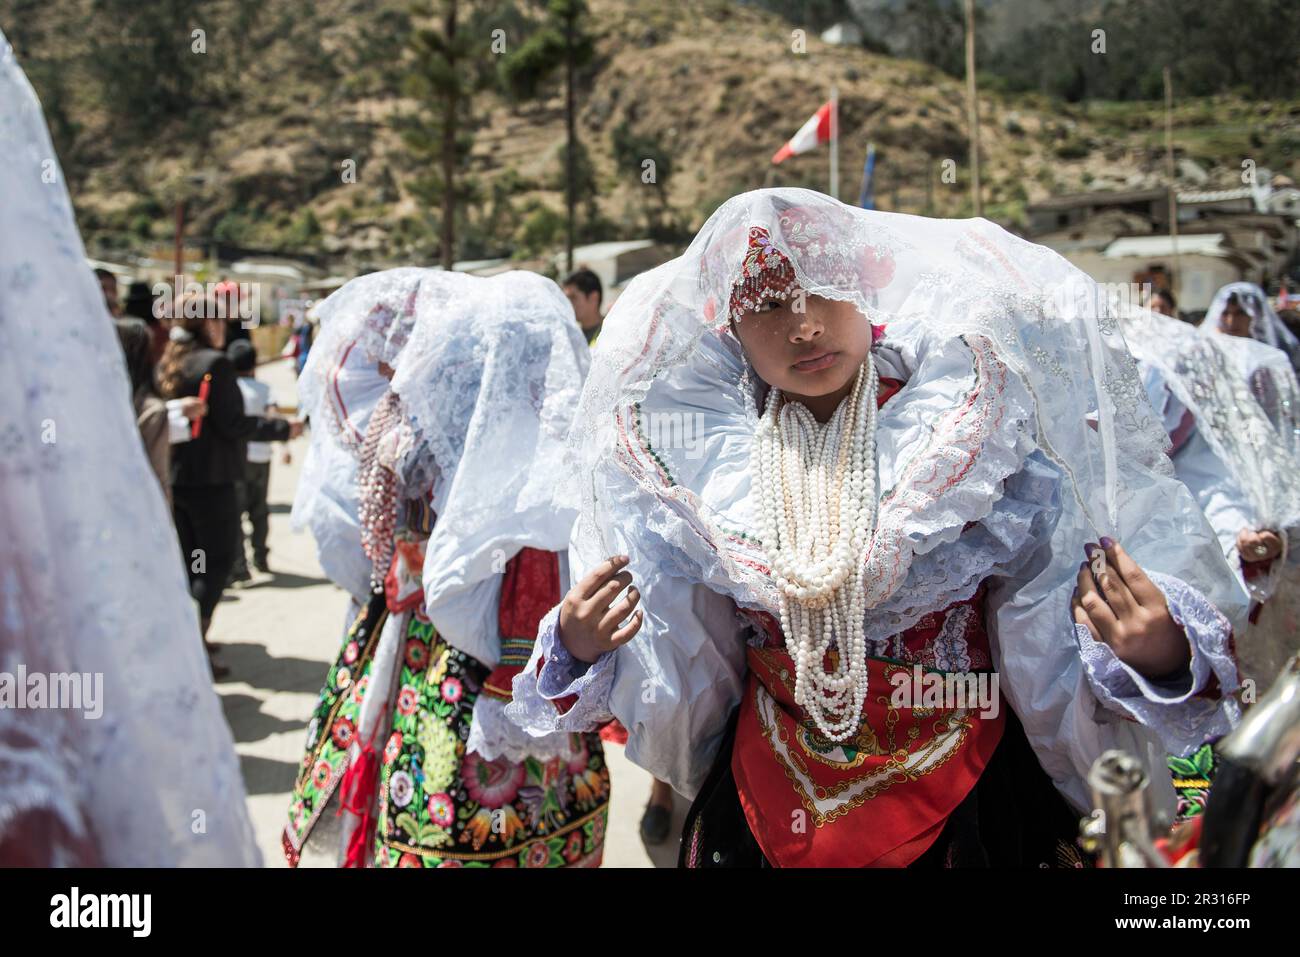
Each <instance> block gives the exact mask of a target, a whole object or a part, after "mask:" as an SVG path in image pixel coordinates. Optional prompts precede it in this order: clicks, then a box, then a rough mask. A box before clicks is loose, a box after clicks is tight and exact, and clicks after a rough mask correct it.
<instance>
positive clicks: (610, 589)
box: [559, 555, 645, 664]
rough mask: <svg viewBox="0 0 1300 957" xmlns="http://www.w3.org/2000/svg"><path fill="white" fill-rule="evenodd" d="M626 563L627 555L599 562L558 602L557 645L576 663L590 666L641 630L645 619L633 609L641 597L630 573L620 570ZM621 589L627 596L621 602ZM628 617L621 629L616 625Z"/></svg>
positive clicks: (638, 611)
mask: <svg viewBox="0 0 1300 957" xmlns="http://www.w3.org/2000/svg"><path fill="white" fill-rule="evenodd" d="M627 564H628V557H627V556H626V555H617V556H615V557H614V558H611V559H609V561H606V562H602V563H601V564H600V565H598V566H596V567H595V568H594V569H592V571H591V572H590V573H589V574H588V575H587V577H586V578H584V579H582V581H580V582H578V583H577V584H576V585H574V586H573V587H572V588H570V589H569V593H568V594H567V595H565V596H564V601H562V602H560V635H559V637H560V643H561V644H562V645H564V648H565V650H566V651H568V653H569V654H571V655H573V657H575V658H577V659H578V660H579V661H585V662H587V663H588V664H591V663H592V662H594V661H595V660H596V659H597V658H599V657H600V656H601V655H603V654H605V653H606V652H609V651H613V650H614V649H615V648H618V647H619V646H620V645H625V644H627V643H628V642H629V641H631V640H632V638H633V636H634V635H636V633H637V632H638V631H640V630H641V622H642V621H643V620H644V617H645V616H644V613H643V612H642V611H641V609H639V608H637V607H636V604H637V602H638V601H640V600H641V594H640V592H638V591H637V589H636V586H635V585H633V584H632V573H631V572H627V571H623V569H624V568H626V567H627ZM624 588H627V594H626V595H625V596H623V597H622V598H621V599H620V598H619V593H620V592H621V591H623V589H624ZM633 609H636V612H635V614H633ZM628 615H632V617H631V619H630V620H629V621H628V623H627V624H626V625H624V626H623V627H622V628H620V627H619V623H620V622H621V621H623V619H625V618H627V617H628Z"/></svg>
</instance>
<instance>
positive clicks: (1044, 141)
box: [0, 0, 1300, 267]
mask: <svg viewBox="0 0 1300 957" xmlns="http://www.w3.org/2000/svg"><path fill="white" fill-rule="evenodd" d="M122 2H124V0H56V2H41V3H39V4H36V3H32V2H30V0H0V29H3V30H4V31H5V33H6V34H7V35H8V36H9V38H10V40H11V42H12V43H13V44H14V47H15V50H16V52H17V55H18V57H19V60H20V62H21V63H22V64H23V65H24V67H25V68H26V69H27V71H28V73H29V75H30V76H31V78H32V81H33V83H34V85H35V86H36V88H37V91H38V93H40V95H41V97H42V101H43V103H44V105H45V107H46V111H47V115H48V116H49V119H50V124H51V128H52V130H53V133H54V137H55V141H56V146H57V148H58V149H59V152H60V155H61V159H62V162H63V165H64V168H65V171H66V175H67V176H68V178H69V181H70V184H71V186H72V195H73V198H74V202H75V204H76V207H77V213H78V217H79V220H80V225H81V227H82V230H83V233H84V234H85V235H86V237H87V241H88V244H89V245H90V247H91V248H92V250H99V251H103V252H105V254H107V253H110V252H114V251H120V250H130V251H140V250H142V249H144V248H152V247H159V246H162V245H165V244H166V243H167V241H168V240H169V237H170V230H171V210H172V208H173V206H174V204H175V203H176V201H177V200H178V199H181V198H184V199H185V200H186V202H187V207H188V210H189V214H188V215H189V226H188V229H189V234H190V235H191V236H192V237H195V238H196V239H197V240H199V241H202V240H204V239H211V240H219V241H222V242H226V243H230V244H236V245H240V246H244V247H248V248H257V249H264V250H274V251H281V252H285V253H314V254H316V255H318V256H321V257H323V258H325V259H327V260H330V261H332V262H333V263H337V264H339V265H343V266H349V267H355V266H358V265H382V264H389V263H397V262H412V261H416V262H419V261H427V260H430V259H432V258H433V257H434V255H435V251H436V248H437V230H436V212H437V211H436V210H430V209H428V208H426V204H424V203H421V202H420V201H419V200H417V199H416V196H415V194H414V193H413V192H412V190H411V188H410V183H411V181H412V178H413V177H414V176H415V175H416V174H417V172H418V169H417V164H416V162H415V160H414V158H413V156H412V155H411V153H410V151H409V150H408V149H407V147H406V144H405V143H404V141H403V139H402V137H401V135H400V133H399V129H398V119H399V117H401V116H402V115H403V114H404V113H406V112H408V111H409V110H410V109H411V108H412V106H413V104H412V103H411V101H410V100H409V99H408V98H406V97H405V96H404V93H403V86H402V82H401V78H402V70H403V64H404V63H405V62H406V59H407V57H408V53H407V52H406V51H407V47H406V40H407V35H408V34H409V31H410V27H411V21H410V18H409V14H408V10H409V4H408V2H407V0H318V2H315V3H311V2H304V0H258V2H256V3H252V2H249V0H209V2H205V3H204V4H202V7H201V10H202V13H201V14H200V15H197V16H196V17H190V16H188V15H187V14H185V13H184V11H181V12H178V13H176V15H175V16H174V17H173V18H172V20H170V21H165V24H166V29H163V30H161V31H159V30H156V29H155V30H151V31H149V32H148V33H147V34H146V35H138V34H137V33H135V32H133V30H138V29H139V26H140V25H139V23H138V22H136V21H132V20H130V16H132V14H129V13H123V11H124V10H126V9H127V8H126V7H124V6H122ZM169 2H170V0H169ZM172 5H173V6H175V5H176V4H175V3H173V4H172ZM161 6H167V3H162V4H161ZM180 6H184V4H183V3H181V4H180ZM466 6H470V7H472V6H474V4H466ZM499 6H500V8H501V9H502V10H504V11H506V12H503V13H502V14H501V17H500V24H501V27H500V29H502V30H504V34H503V36H504V37H505V39H506V43H507V44H510V43H515V42H521V41H522V39H523V38H524V37H526V36H527V32H528V30H529V28H530V24H531V23H533V22H535V20H536V16H537V14H536V13H535V11H532V12H530V10H529V9H524V10H523V12H522V13H521V12H520V10H519V9H518V8H519V7H522V6H526V5H522V4H519V5H512V4H505V5H499ZM588 6H589V8H590V16H589V19H588V21H587V30H588V31H589V32H590V33H591V34H592V36H593V39H594V45H595V56H594V59H593V60H592V62H591V63H590V65H589V66H587V67H586V68H584V70H583V71H582V74H581V76H580V85H579V95H578V115H577V131H578V137H579V140H580V142H581V144H582V147H583V153H582V168H583V176H584V180H585V182H587V183H588V184H589V185H590V186H591V189H590V191H589V195H588V196H586V197H584V199H583V201H582V202H581V203H580V206H579V224H578V233H579V236H578V238H579V241H593V240H603V239H619V238H632V237H639V236H644V235H647V234H649V235H654V236H656V237H658V238H660V239H665V240H669V241H672V240H675V239H680V238H681V237H684V236H687V235H689V233H690V232H691V231H692V230H693V229H694V228H696V227H697V226H698V225H699V224H700V223H701V222H702V220H703V219H704V217H706V216H707V215H708V213H709V212H711V211H712V209H713V208H715V207H716V205H717V204H718V203H719V202H721V201H722V200H723V199H725V198H726V197H727V196H730V195H732V194H734V193H736V192H738V191H741V190H744V189H749V188H753V187H757V186H764V185H806V186H812V187H814V188H818V189H825V188H826V182H827V164H828V160H827V156H826V151H825V150H821V151H818V152H817V153H816V154H810V155H807V156H801V157H796V158H794V159H792V160H789V161H787V162H786V163H785V164H783V165H782V166H780V167H773V166H772V165H771V163H770V157H771V155H772V153H773V152H774V151H775V150H776V148H777V147H779V146H780V145H781V143H782V142H784V141H785V140H786V139H787V138H788V137H789V136H790V135H791V134H793V133H794V131H795V130H796V129H797V128H798V127H799V126H800V125H801V124H802V123H803V121H804V120H805V119H806V118H807V117H808V116H809V115H810V114H811V113H812V112H813V111H814V110H815V109H816V108H817V107H818V106H819V105H820V104H821V103H822V102H823V101H824V100H825V99H826V98H827V95H828V91H829V88H830V86H831V84H832V83H835V84H836V85H837V86H838V89H839V95H840V103H841V132H842V138H843V142H842V152H841V170H842V174H841V175H842V185H841V194H842V197H843V198H845V199H847V200H849V201H852V200H853V199H855V198H856V195H857V190H858V179H859V176H860V173H861V167H862V160H863V156H864V154H865V150H866V147H867V144H868V142H871V143H874V144H875V146H876V148H877V153H878V165H877V177H876V184H875V186H876V199H877V204H878V205H879V206H880V207H882V208H890V209H902V210H904V211H908V212H930V213H932V214H935V215H950V216H961V215H968V214H969V213H970V210H971V206H970V198H969V189H968V186H967V179H966V177H967V146H966V120H965V104H964V88H963V85H962V83H961V81H960V80H958V79H955V78H953V77H952V76H950V75H948V74H945V73H942V72H940V71H939V70H938V69H935V68H933V67H929V66H925V65H923V64H921V63H917V62H914V61H909V60H903V59H897V58H894V57H891V56H888V55H885V54H881V53H873V52H868V51H867V50H865V49H862V48H859V47H845V46H830V45H827V44H824V43H822V42H821V41H820V40H818V39H817V38H816V37H815V36H813V35H810V36H809V37H808V38H807V41H806V52H802V53H801V52H797V51H796V50H795V49H794V47H795V46H797V43H796V40H797V39H798V37H797V36H796V35H795V34H794V32H793V31H795V30H796V29H797V27H795V26H792V24H791V22H790V21H788V20H786V19H783V18H781V17H779V16H776V15H774V14H771V13H767V12H763V11H761V10H758V9H754V8H750V7H743V6H738V5H736V4H735V3H733V2H729V0H697V2H684V0H660V2H657V3H655V4H646V3H641V2H633V0H589V3H588ZM37 9H39V11H40V13H39V15H36V13H35V11H36V10H37ZM494 9H496V8H494ZM483 22H485V23H488V24H489V25H490V24H491V23H493V22H494V21H493V20H492V18H491V16H489V17H488V19H487V20H485V21H483ZM154 25H155V26H156V24H154ZM196 28H201V29H203V30H204V37H205V42H206V52H203V53H193V52H191V50H190V47H191V36H192V31H193V29H196ZM159 32H161V33H162V34H163V35H162V36H161V37H160V36H158V35H157V34H158V33H159ZM489 33H490V31H489ZM489 33H484V34H483V35H482V36H481V38H478V37H476V38H474V39H475V42H477V41H478V40H479V39H481V46H482V56H483V57H491V56H494V55H495V54H493V53H492V52H491V50H490V44H491V36H490V35H489ZM160 45H161V47H162V50H161V52H159V46H160ZM178 50H179V51H180V52H179V53H178V52H176V51H178ZM115 57H116V59H114V58H115ZM169 58H171V59H169ZM158 63H161V64H163V65H164V66H166V65H167V64H173V63H174V66H167V68H166V69H157V68H154V67H151V64H158ZM562 93H563V90H562V87H561V86H560V85H559V84H553V86H552V87H549V88H547V95H546V96H544V97H542V98H541V99H538V100H534V101H531V102H526V103H515V102H512V101H510V100H509V99H507V98H506V97H505V96H504V94H502V93H501V92H499V91H498V90H495V89H491V88H485V89H484V90H482V91H481V92H476V93H475V94H474V96H473V99H472V102H471V105H470V109H469V116H470V129H469V130H468V133H469V135H470V137H471V138H472V143H471V145H470V152H469V160H468V164H467V178H466V180H465V181H464V183H463V189H464V190H465V196H466V199H467V200H468V202H467V203H466V204H465V214H464V215H465V223H464V225H463V226H462V227H461V230H460V249H459V250H458V252H459V255H460V258H479V257H488V256H509V255H517V256H522V255H536V254H538V253H539V252H542V251H545V250H547V249H553V248H554V247H555V246H556V244H557V242H559V241H561V238H562V216H561V213H562V210H563V205H564V204H563V178H562V174H563V144H564V99H563V95H562ZM136 98H139V103H140V105H139V106H136V105H134V104H135V103H136ZM124 104H130V105H124ZM980 111H981V116H982V121H983V127H982V138H981V150H982V159H983V179H984V187H985V197H986V199H985V203H986V205H985V214H986V215H988V216H990V217H991V218H995V219H998V220H1000V221H1002V222H1004V223H1006V224H1008V225H1011V226H1013V227H1014V226H1016V225H1018V224H1020V223H1022V222H1023V221H1024V209H1025V205H1026V204H1027V203H1029V202H1032V201H1035V200H1038V199H1041V198H1044V197H1047V196H1049V195H1054V194H1059V193H1063V192H1074V191H1082V190H1087V189H1098V188H1133V187H1149V186H1154V185H1160V184H1163V182H1164V181H1163V175H1164V145H1163V125H1162V124H1163V116H1162V105H1161V104H1159V103H1151V102H1126V103H1109V102H1091V103H1086V104H1074V105H1067V104H1065V103H1063V102H1061V101H1059V100H1053V99H1050V98H1048V97H1046V96H1043V95H1036V94H1029V95H1026V94H1009V93H994V92H989V93H986V94H983V95H982V96H981V99H980ZM1174 122H1175V129H1174V140H1175V144H1176V147H1177V153H1178V157H1179V159H1180V161H1181V160H1186V161H1189V162H1181V163H1180V167H1179V169H1180V175H1183V176H1184V177H1186V179H1185V181H1184V185H1192V184H1196V185H1205V184H1210V185H1225V186H1231V185H1239V183H1240V172H1241V168H1242V162H1243V160H1247V159H1249V160H1252V161H1253V162H1254V163H1255V164H1256V165H1258V166H1263V167H1269V168H1272V169H1274V170H1276V171H1279V172H1285V173H1287V174H1289V175H1291V176H1292V177H1296V176H1297V175H1298V174H1300V100H1296V101H1289V102H1250V101H1247V100H1245V99H1243V98H1240V97H1235V96H1222V97H1213V98H1199V99H1187V100H1180V101H1179V102H1178V105H1177V108H1176V111H1175V115H1174ZM646 159H653V160H654V162H655V174H656V175H655V182H653V183H646V182H644V179H645V177H644V175H643V174H644V170H645V162H644V161H645V160H646ZM946 160H947V161H952V162H951V164H949V165H950V167H951V168H952V169H954V170H955V171H956V181H955V182H951V181H947V180H951V179H952V177H950V176H949V177H945V176H944V175H943V173H944V169H945V165H944V163H945V161H946ZM349 164H351V166H352V167H353V168H354V169H355V177H354V178H355V182H352V181H349V177H348V176H346V175H345V172H346V170H347V169H348V166H349ZM1202 174H1204V175H1202Z"/></svg>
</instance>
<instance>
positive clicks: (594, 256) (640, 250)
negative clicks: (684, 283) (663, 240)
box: [555, 239, 672, 309]
mask: <svg viewBox="0 0 1300 957" xmlns="http://www.w3.org/2000/svg"><path fill="white" fill-rule="evenodd" d="M671 258H672V252H671V251H670V250H669V249H668V248H667V247H665V246H661V245H659V244H658V243H656V242H655V241H654V240H653V239H631V240H626V241H616V242H607V243H592V244H590V245H588V246H578V247H576V248H575V249H574V250H573V265H574V268H575V269H581V268H582V267H584V266H585V267H586V268H587V269H590V270H591V271H592V272H594V273H595V274H596V275H597V276H599V277H600V284H601V285H602V286H603V287H604V288H605V296H604V305H605V307H606V309H608V308H609V305H610V303H612V302H613V301H614V299H615V298H616V297H617V295H618V293H619V291H621V290H622V288H623V286H625V285H626V284H627V283H628V281H629V280H631V279H632V278H633V277H635V276H638V275H640V274H641V273H643V272H645V271H646V270H649V269H653V268H654V267H655V266H658V265H660V264H661V263H665V262H667V261H668V260H669V259H671ZM555 264H556V268H557V269H558V270H559V273H558V274H559V276H560V281H561V282H562V281H563V280H564V256H563V255H559V256H556V257H555Z"/></svg>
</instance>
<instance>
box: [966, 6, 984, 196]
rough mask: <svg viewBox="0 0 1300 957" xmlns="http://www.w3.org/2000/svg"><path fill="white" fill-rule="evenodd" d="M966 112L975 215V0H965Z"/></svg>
mask: <svg viewBox="0 0 1300 957" xmlns="http://www.w3.org/2000/svg"><path fill="white" fill-rule="evenodd" d="M966 112H967V116H968V121H967V122H968V125H969V130H968V132H967V135H968V136H969V137H970V192H971V201H972V205H974V207H975V215H976V216H983V215H984V198H983V192H982V191H981V190H980V110H979V100H978V98H977V94H976V89H975V0H966Z"/></svg>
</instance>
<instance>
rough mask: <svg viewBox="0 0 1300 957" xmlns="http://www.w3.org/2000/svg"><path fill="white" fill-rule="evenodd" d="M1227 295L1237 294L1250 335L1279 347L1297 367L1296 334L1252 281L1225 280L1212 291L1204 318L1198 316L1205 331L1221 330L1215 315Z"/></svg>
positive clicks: (1220, 312)
mask: <svg viewBox="0 0 1300 957" xmlns="http://www.w3.org/2000/svg"><path fill="white" fill-rule="evenodd" d="M1231 296H1236V297H1237V301H1238V302H1239V303H1240V304H1241V308H1242V309H1244V310H1245V311H1246V314H1247V315H1248V316H1250V336H1251V338H1252V339H1254V340H1256V341H1257V342H1262V343H1264V345H1266V346H1272V347H1273V348H1274V349H1281V350H1282V351H1283V352H1285V353H1286V356H1287V358H1288V359H1289V360H1290V361H1291V365H1292V366H1293V367H1296V368H1300V339H1297V338H1296V335H1295V333H1294V332H1292V331H1291V330H1290V329H1288V328H1287V326H1286V323H1284V322H1283V321H1282V319H1281V317H1280V316H1278V314H1277V313H1276V312H1275V311H1274V310H1273V307H1272V306H1271V305H1270V304H1269V301H1268V296H1266V295H1265V294H1264V290H1263V289H1261V288H1260V287H1259V286H1257V285H1255V284H1254V283H1253V282H1233V283H1228V285H1226V286H1224V287H1222V288H1221V289H1220V290H1219V291H1218V292H1216V293H1215V294H1214V299H1213V300H1211V302H1210V308H1209V309H1208V310H1206V313H1205V318H1204V319H1202V320H1201V323H1200V325H1201V328H1202V329H1204V330H1205V331H1206V332H1217V333H1223V330H1222V329H1221V328H1220V327H1219V319H1220V317H1221V316H1222V315H1223V310H1224V308H1225V307H1226V306H1227V305H1228V299H1229V298H1230V297H1231Z"/></svg>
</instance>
